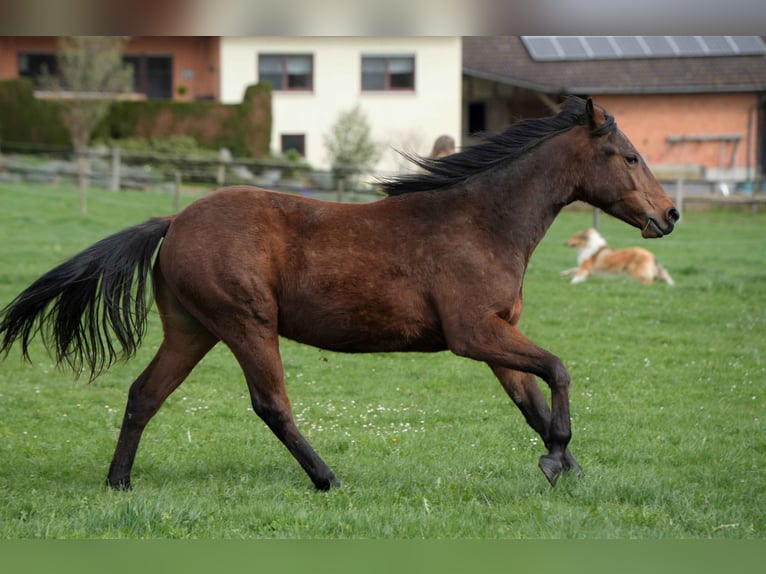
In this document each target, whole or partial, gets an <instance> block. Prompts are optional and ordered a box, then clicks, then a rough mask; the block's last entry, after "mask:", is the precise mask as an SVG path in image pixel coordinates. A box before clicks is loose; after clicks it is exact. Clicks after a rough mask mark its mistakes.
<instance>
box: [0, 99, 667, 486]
mask: <svg viewBox="0 0 766 574" xmlns="http://www.w3.org/2000/svg"><path fill="white" fill-rule="evenodd" d="M411 159H413V161H415V163H417V164H418V165H419V166H420V167H421V168H422V169H421V170H420V171H419V172H417V173H412V174H408V175H403V176H400V177H396V178H390V179H383V180H382V181H381V187H382V190H383V191H384V192H385V193H386V195H387V196H386V197H384V198H382V199H380V200H377V201H374V202H370V203H367V204H340V203H332V202H323V201H319V200H315V199H311V198H305V197H300V196H296V195H290V194H284V193H277V192H272V191H267V190H264V189H259V188H254V187H244V186H236V187H230V188H224V189H220V190H217V191H215V192H213V193H211V194H209V195H207V196H205V197H203V198H200V199H198V200H196V201H195V202H193V203H192V204H191V205H189V206H188V207H187V208H186V209H184V210H183V211H181V212H179V213H178V214H176V215H174V216H170V217H159V218H154V219H150V220H148V221H146V222H145V223H142V224H140V225H136V226H134V227H131V228H129V229H125V230H123V231H120V232H118V233H116V234H114V235H112V236H110V237H107V238H105V239H103V240H101V241H99V242H98V243H96V244H94V245H93V246H91V247H89V248H87V249H85V250H84V251H82V252H80V253H79V254H77V255H74V256H73V257H72V258H71V259H69V260H68V261H66V262H64V263H62V264H61V265H59V266H58V267H56V268H54V269H52V270H51V271H49V272H48V273H46V274H44V275H43V276H41V277H40V278H39V279H37V280H36V281H35V282H34V283H33V284H32V285H31V286H29V287H28V288H27V289H26V290H25V291H23V292H22V293H21V294H20V295H18V296H17V297H16V298H15V299H14V300H13V301H11V303H10V304H9V305H8V306H7V307H5V309H3V311H2V312H1V315H0V317H2V321H1V322H0V337H1V338H0V352H4V353H5V355H6V356H7V353H8V351H9V349H10V348H11V346H12V345H13V344H14V342H16V341H18V340H20V342H21V346H22V347H21V348H22V351H23V356H24V357H25V358H26V359H27V360H29V359H30V357H29V345H30V342H31V340H32V338H33V337H34V336H35V335H36V334H37V333H38V332H40V334H41V336H42V338H43V340H44V341H45V342H46V343H47V345H48V348H49V349H51V350H52V351H53V352H55V358H56V360H57V364H62V363H66V364H68V365H69V366H70V367H71V368H73V369H74V370H75V371H76V372H80V371H84V370H87V371H88V372H89V374H90V379H91V380H92V379H93V378H95V377H96V376H98V375H99V374H100V373H101V372H103V371H104V370H105V369H107V368H108V367H109V366H110V365H111V364H112V363H113V362H114V361H115V360H117V359H127V358H129V357H131V356H132V355H133V354H134V353H135V351H136V349H137V347H138V346H139V344H140V341H141V338H142V336H143V334H144V332H145V328H146V322H147V313H148V306H149V304H150V300H149V299H150V298H149V292H148V288H149V287H150V286H151V287H153V294H154V300H155V302H156V305H157V309H158V312H159V316H160V319H161V321H162V327H163V340H162V342H161V344H160V346H159V349H158V350H157V352H156V355H155V356H154V358H153V359H152V360H151V362H150V363H149V364H148V366H147V367H146V368H145V369H144V371H143V372H142V373H141V374H140V375H139V376H138V378H137V379H136V380H135V381H134V382H133V384H132V385H131V387H130V390H129V392H128V400H127V406H126V409H125V414H124V418H123V421H122V426H121V430H120V434H119V438H118V440H117V446H116V449H115V452H114V457H113V459H112V462H111V466H110V468H109V473H108V476H107V484H108V485H110V486H111V487H114V488H125V489H127V488H129V487H130V477H131V469H132V467H133V463H134V460H135V456H136V452H137V449H138V445H139V441H140V439H141V435H142V433H143V431H144V428H145V427H146V425H147V423H148V422H149V420H150V419H151V418H152V416H154V414H155V413H156V412H157V411H158V410H159V408H160V407H161V406H162V404H163V402H164V401H165V399H167V398H168V396H169V395H170V394H171V393H172V392H173V391H174V390H175V389H176V388H177V387H178V386H179V385H180V384H181V383H182V382H183V381H184V379H185V378H186V377H187V375H188V374H189V373H190V372H191V370H192V369H193V368H194V366H195V365H196V364H197V363H198V362H199V361H200V360H201V359H202V357H203V356H205V354H206V353H207V352H208V351H210V349H211V348H212V347H213V346H214V345H216V344H217V343H218V342H219V341H223V343H224V344H226V345H227V346H228V347H229V348H230V349H231V351H232V353H233V354H234V356H235V357H236V359H237V361H238V362H239V365H240V366H241V368H242V370H243V372H244V375H245V379H246V382H247V386H248V389H249V391H250V397H251V401H252V407H253V409H254V411H255V412H256V413H257V414H258V416H260V418H261V419H263V421H264V422H265V423H266V425H267V426H268V427H269V428H270V429H271V431H272V432H273V433H274V434H275V435H276V436H277V437H278V438H279V439H280V440H281V441H282V443H284V445H285V446H286V447H287V449H288V450H289V451H290V453H292V455H293V456H294V457H295V459H296V460H297V461H298V463H300V465H301V466H302V467H303V469H304V470H305V472H306V473H307V474H308V476H309V477H310V479H311V480H312V481H313V483H314V485H315V486H316V488H318V489H321V490H326V489H329V488H331V487H333V486H336V485H339V484H340V483H339V481H338V479H337V478H336V477H335V475H334V474H333V472H332V470H330V468H329V467H328V466H327V465H326V464H325V462H324V461H323V460H322V459H321V458H320V457H319V456H318V455H317V454H316V452H315V451H314V450H313V449H312V447H311V446H310V445H309V443H308V442H307V441H306V439H305V438H304V436H303V435H302V434H301V433H300V431H299V430H298V428H297V426H296V424H295V420H294V418H293V414H292V412H291V407H290V401H289V399H288V396H287V393H286V390H285V384H284V375H283V366H282V362H281V360H280V352H279V338H280V336H281V337H286V338H288V339H292V340H295V341H298V342H300V343H304V344H308V345H313V346H315V347H319V348H322V349H328V350H331V351H341V352H349V353H357V352H391V351H419V352H435V351H442V350H449V351H451V352H452V353H454V354H456V355H459V356H462V357H468V358H471V359H474V360H477V361H482V362H485V363H487V364H488V365H489V367H490V368H491V370H492V372H493V373H494V374H495V376H496V377H497V379H498V380H499V381H500V384H501V385H502V387H503V388H504V389H505V391H506V392H507V393H508V395H509V396H510V398H511V399H512V401H513V402H514V403H515V404H516V405H517V406H518V407H519V409H520V410H521V412H522V414H523V416H524V417H525V419H526V421H527V423H528V424H529V425H530V426H531V427H532V428H533V429H534V430H535V431H536V432H537V433H538V434H539V435H540V436H541V437H542V439H543V441H544V444H545V447H546V448H547V453H546V454H543V455H542V456H541V457H540V461H539V466H540V468H541V469H542V471H543V473H544V474H545V476H546V478H547V480H548V481H549V482H550V484H551V485H555V484H556V481H557V479H558V478H559V476H560V475H561V474H562V473H564V472H568V471H575V472H576V473H579V472H581V469H580V466H579V465H578V463H577V461H576V460H575V458H574V457H573V456H572V454H571V453H570V451H569V449H568V444H569V441H570V437H571V429H570V415H569V396H568V392H569V384H570V376H569V374H568V372H567V370H566V368H565V367H564V365H563V363H562V361H561V360H560V359H559V358H558V357H557V356H556V355H554V354H552V353H550V352H549V351H547V350H545V349H543V348H541V347H539V346H537V345H536V344H535V343H533V342H532V341H530V340H529V339H528V338H527V337H525V336H524V335H523V334H522V333H521V331H520V330H519V328H518V327H517V323H518V321H519V317H520V315H521V311H522V281H523V278H524V273H525V271H526V268H527V263H528V262H529V259H530V257H531V255H532V252H533V250H534V249H535V247H536V246H537V244H538V243H539V242H540V240H541V239H542V238H543V235H544V234H545V232H546V231H547V229H548V228H549V226H550V225H551V223H552V222H553V220H554V218H555V217H556V215H557V214H558V213H559V211H560V210H561V209H562V208H563V207H564V206H566V205H567V204H569V203H571V202H573V201H575V200H581V201H585V202H587V203H589V204H591V205H593V206H595V207H597V208H601V209H603V210H604V211H606V212H607V213H609V214H611V215H612V216H614V217H617V218H619V219H621V220H623V221H625V222H627V223H628V224H630V225H632V226H635V227H636V228H638V229H640V230H641V234H642V236H643V237H645V238H650V237H662V236H663V235H666V234H668V233H670V232H671V231H672V230H673V227H674V224H675V223H676V221H677V220H678V219H679V213H678V211H677V210H676V209H675V207H674V206H673V204H672V202H671V201H670V199H669V198H668V197H667V195H666V194H665V192H664V191H663V189H662V187H661V186H660V185H659V183H658V182H657V180H656V179H655V178H654V176H653V175H652V173H651V172H650V170H649V168H648V167H647V165H646V164H645V162H644V160H643V159H642V158H641V156H640V155H639V153H638V152H637V151H636V149H635V147H634V146H633V145H632V144H631V142H630V141H629V140H628V138H627V137H626V136H625V135H623V133H622V132H621V131H620V130H619V129H618V128H617V125H616V123H615V120H614V118H613V117H612V116H611V115H609V114H608V113H607V112H606V110H604V109H603V108H602V107H601V106H598V105H594V104H593V102H592V100H591V99H587V100H585V99H581V98H575V97H572V98H570V99H568V100H566V101H565V102H564V103H563V106H562V109H561V111H560V112H559V113H557V114H556V115H553V116H550V117H546V118H536V119H526V120H521V121H519V122H517V123H515V124H513V125H511V126H510V127H509V128H508V129H507V130H506V131H504V132H502V133H500V134H497V135H490V136H486V137H485V138H484V139H483V141H481V142H480V143H478V144H476V145H475V146H472V147H468V148H466V149H464V150H462V151H459V152H458V153H455V154H452V155H448V156H445V157H442V158H436V159H433V158H432V159H426V158H411ZM158 248H159V249H158ZM150 276H151V281H150V280H149V277H150ZM535 377H539V378H541V379H542V380H543V381H544V382H545V383H546V384H547V385H548V386H549V387H550V390H551V401H550V407H549V406H548V403H547V401H546V399H545V397H544V395H543V393H542V392H541V389H540V388H539V386H538V385H537V382H536V379H535Z"/></svg>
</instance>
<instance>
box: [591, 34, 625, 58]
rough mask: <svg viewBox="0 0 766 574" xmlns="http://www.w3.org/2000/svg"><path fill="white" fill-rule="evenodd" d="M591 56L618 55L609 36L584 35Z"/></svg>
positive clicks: (614, 56) (612, 56)
mask: <svg viewBox="0 0 766 574" xmlns="http://www.w3.org/2000/svg"><path fill="white" fill-rule="evenodd" d="M583 40H585V43H586V44H587V45H588V47H589V48H590V53H591V54H592V57H593V58H616V57H617V56H618V54H617V52H616V51H615V49H614V44H612V41H611V40H610V39H609V36H584V37H583Z"/></svg>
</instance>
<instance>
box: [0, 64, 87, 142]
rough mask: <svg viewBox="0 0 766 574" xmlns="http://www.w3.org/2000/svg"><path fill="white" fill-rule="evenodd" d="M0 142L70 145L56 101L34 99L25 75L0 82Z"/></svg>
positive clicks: (30, 83) (32, 86) (29, 82)
mask: <svg viewBox="0 0 766 574" xmlns="http://www.w3.org/2000/svg"><path fill="white" fill-rule="evenodd" d="M0 143H1V144H2V146H3V148H4V149H8V148H12V147H13V146H14V145H15V144H27V145H29V144H31V145H39V146H46V147H51V148H66V149H71V147H72V143H71V140H70V138H69V132H68V131H67V129H66V127H64V124H63V123H62V121H61V116H60V114H59V108H58V105H57V104H56V103H54V102H50V101H46V100H38V99H36V98H35V95H34V85H33V84H32V81H31V80H29V79H28V78H18V79H14V80H6V81H3V82H0Z"/></svg>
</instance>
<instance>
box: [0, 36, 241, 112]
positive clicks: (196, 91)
mask: <svg viewBox="0 0 766 574" xmlns="http://www.w3.org/2000/svg"><path fill="white" fill-rule="evenodd" d="M57 49H58V38H57V37H55V36H0V80H8V79H12V78H18V77H19V67H18V53H19V52H43V53H55V52H56V51H57ZM123 53H124V54H147V55H170V56H172V58H173V90H172V93H173V99H174V100H177V101H193V100H196V99H213V100H217V99H218V98H219V87H220V79H219V72H220V69H219V60H220V38H219V37H217V36H197V37H194V36H175V37H160V36H152V37H148V36H147V37H135V38H130V39H129V40H128V43H127V44H126V45H125V48H124V50H123ZM181 86H184V87H185V90H179V88H180V87H181ZM181 92H183V93H181ZM242 94H244V90H243V91H242ZM242 94H240V99H239V100H238V101H242V100H241V96H242Z"/></svg>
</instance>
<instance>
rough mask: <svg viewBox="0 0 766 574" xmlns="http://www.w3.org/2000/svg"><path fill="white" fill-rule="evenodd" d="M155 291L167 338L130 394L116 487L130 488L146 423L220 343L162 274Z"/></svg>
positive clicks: (110, 480) (111, 478)
mask: <svg viewBox="0 0 766 574" xmlns="http://www.w3.org/2000/svg"><path fill="white" fill-rule="evenodd" d="M155 288H156V291H157V293H156V298H157V305H158V308H159V309H160V316H161V317H162V324H163V329H164V339H163V341H162V344H161V345H160V348H159V350H158V351H157V354H156V355H155V356H154V358H153V359H152V361H151V362H150V363H149V365H147V367H146V368H145V369H144V371H143V372H142V373H141V374H140V375H139V376H138V378H137V379H136V380H135V381H134V382H133V384H132V385H131V387H130V391H129V392H128V404H127V406H126V407H125V415H124V417H123V420H122V427H121V429H120V436H119V438H118V440H117V447H116V448H115V451H114V457H113V458H112V464H111V466H110V467H109V474H108V475H107V484H108V485H109V486H111V487H113V488H122V489H128V488H130V471H131V468H132V467H133V461H134V460H135V457H136V452H137V450H138V444H139V442H140V440H141V435H142V433H143V431H144V428H145V427H146V425H147V423H148V422H149V420H151V418H152V417H153V416H154V415H155V414H156V413H157V411H158V410H159V409H160V407H161V406H162V404H163V403H164V402H165V399H167V398H168V396H170V393H172V392H173V391H174V390H175V389H176V388H178V386H179V385H180V384H181V383H182V382H183V381H184V379H186V377H187V376H188V375H189V373H190V372H191V370H192V369H193V368H194V366H195V365H196V364H197V363H198V362H199V361H200V360H201V359H202V357H204V356H205V354H207V352H208V351H209V350H210V349H211V348H212V347H213V346H214V345H215V344H216V343H217V342H218V339H217V338H216V337H215V336H213V335H212V334H211V333H210V332H209V331H207V330H206V329H205V328H204V327H203V326H202V325H201V324H200V323H198V322H197V321H196V320H195V319H194V318H193V317H191V316H190V315H189V314H188V313H187V312H186V311H185V310H184V309H183V307H181V305H180V303H179V302H178V301H177V300H176V299H175V297H173V295H172V294H170V292H169V291H168V290H167V289H166V288H165V286H164V283H163V281H162V277H161V276H159V274H155Z"/></svg>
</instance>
